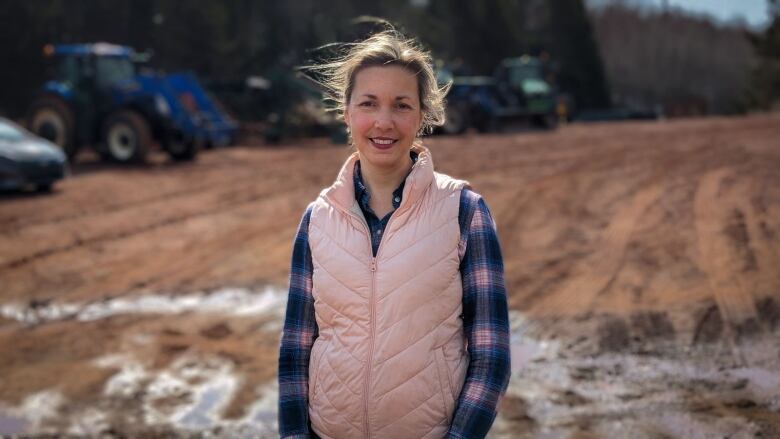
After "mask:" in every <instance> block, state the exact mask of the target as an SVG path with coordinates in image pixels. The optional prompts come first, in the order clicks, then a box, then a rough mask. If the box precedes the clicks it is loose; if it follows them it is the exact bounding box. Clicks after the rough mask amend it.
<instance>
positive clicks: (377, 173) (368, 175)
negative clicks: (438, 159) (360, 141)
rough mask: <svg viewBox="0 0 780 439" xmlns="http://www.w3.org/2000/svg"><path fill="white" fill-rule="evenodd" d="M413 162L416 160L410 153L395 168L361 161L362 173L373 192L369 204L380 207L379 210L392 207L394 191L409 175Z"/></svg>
mask: <svg viewBox="0 0 780 439" xmlns="http://www.w3.org/2000/svg"><path fill="white" fill-rule="evenodd" d="M413 164H414V162H413V161H412V158H411V156H409V155H407V156H406V160H405V161H404V162H403V164H402V165H400V166H398V167H393V168H377V167H373V166H371V164H370V163H368V162H365V163H364V162H361V163H360V175H361V177H363V183H364V184H365V185H366V188H368V193H369V194H371V201H370V203H369V204H371V205H372V208H375V207H378V208H379V210H387V208H388V206H389V207H391V205H392V198H393V191H395V190H396V189H397V188H398V186H400V185H401V182H402V181H403V180H404V179H405V178H406V176H407V175H409V170H410V169H411V168H412V165H413Z"/></svg>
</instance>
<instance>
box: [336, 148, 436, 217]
mask: <svg viewBox="0 0 780 439" xmlns="http://www.w3.org/2000/svg"><path fill="white" fill-rule="evenodd" d="M412 151H415V152H416V153H417V162H415V163H414V165H412V170H411V172H409V175H408V176H407V177H406V184H405V185H404V192H403V198H402V200H401V205H400V206H399V207H398V210H405V209H406V208H407V207H408V206H412V205H414V204H415V203H416V202H417V201H418V200H419V199H420V198H421V197H422V195H423V194H424V193H425V189H427V188H428V186H430V184H431V182H432V181H433V178H434V176H433V158H432V157H431V152H430V151H429V150H428V148H426V147H424V146H422V145H414V146H412ZM357 160H358V153H357V152H354V153H352V155H350V156H349V158H348V159H347V161H346V162H344V165H343V166H342V167H341V171H339V175H338V177H336V181H335V182H334V183H333V184H332V185H331V186H330V187H328V188H327V189H325V190H324V191H323V196H324V197H325V198H327V199H328V201H330V202H331V203H332V204H335V205H337V206H339V207H341V208H343V209H344V210H346V211H353V210H354V209H355V208H356V207H357V204H356V203H357V200H355V185H354V180H353V177H354V172H355V162H356V161H357ZM357 209H358V211H359V209H360V208H359V207H357Z"/></svg>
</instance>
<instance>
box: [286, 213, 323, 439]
mask: <svg viewBox="0 0 780 439" xmlns="http://www.w3.org/2000/svg"><path fill="white" fill-rule="evenodd" d="M310 216H311V206H309V208H307V209H306V212H305V213H304V214H303V218H302V219H301V223H300V225H299V226H298V234H297V235H296V236H295V244H294V247H293V255H292V264H291V268H290V292H289V295H288V296H287V314H286V316H285V319H284V332H283V333H282V341H281V345H280V346H279V435H280V437H282V438H308V437H310V434H311V432H310V429H309V353H310V352H311V347H312V345H313V344H314V339H315V338H317V334H318V330H317V320H316V319H315V318H314V298H313V297H312V283H311V279H312V272H313V268H312V262H311V250H310V248H309V217H310Z"/></svg>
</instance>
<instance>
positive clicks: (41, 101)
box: [27, 96, 79, 160]
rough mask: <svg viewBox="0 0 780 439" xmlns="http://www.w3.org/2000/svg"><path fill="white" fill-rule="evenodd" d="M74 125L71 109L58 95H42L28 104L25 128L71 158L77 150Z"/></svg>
mask: <svg viewBox="0 0 780 439" xmlns="http://www.w3.org/2000/svg"><path fill="white" fill-rule="evenodd" d="M75 126H76V125H75V116H74V114H73V109H72V108H71V107H70V106H69V105H68V104H67V103H65V102H64V101H63V100H62V99H60V98H58V97H55V96H43V97H41V98H38V99H36V100H35V102H33V104H32V106H30V111H29V112H28V115H27V129H29V130H30V131H31V132H33V133H35V134H36V135H38V136H41V137H43V138H44V139H46V140H49V141H50V142H52V143H54V144H56V145H57V146H59V147H60V148H62V150H63V151H64V152H65V155H67V156H68V159H71V160H73V158H74V157H75V156H76V154H77V153H78V150H79V147H78V145H76V140H75Z"/></svg>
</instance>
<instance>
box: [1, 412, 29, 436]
mask: <svg viewBox="0 0 780 439" xmlns="http://www.w3.org/2000/svg"><path fill="white" fill-rule="evenodd" d="M28 426H29V423H28V422H27V420H26V419H24V418H22V417H18V416H13V415H10V414H8V413H5V412H3V411H0V435H3V436H6V435H8V436H12V435H18V434H22V433H24V432H25V430H27V428H28Z"/></svg>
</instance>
